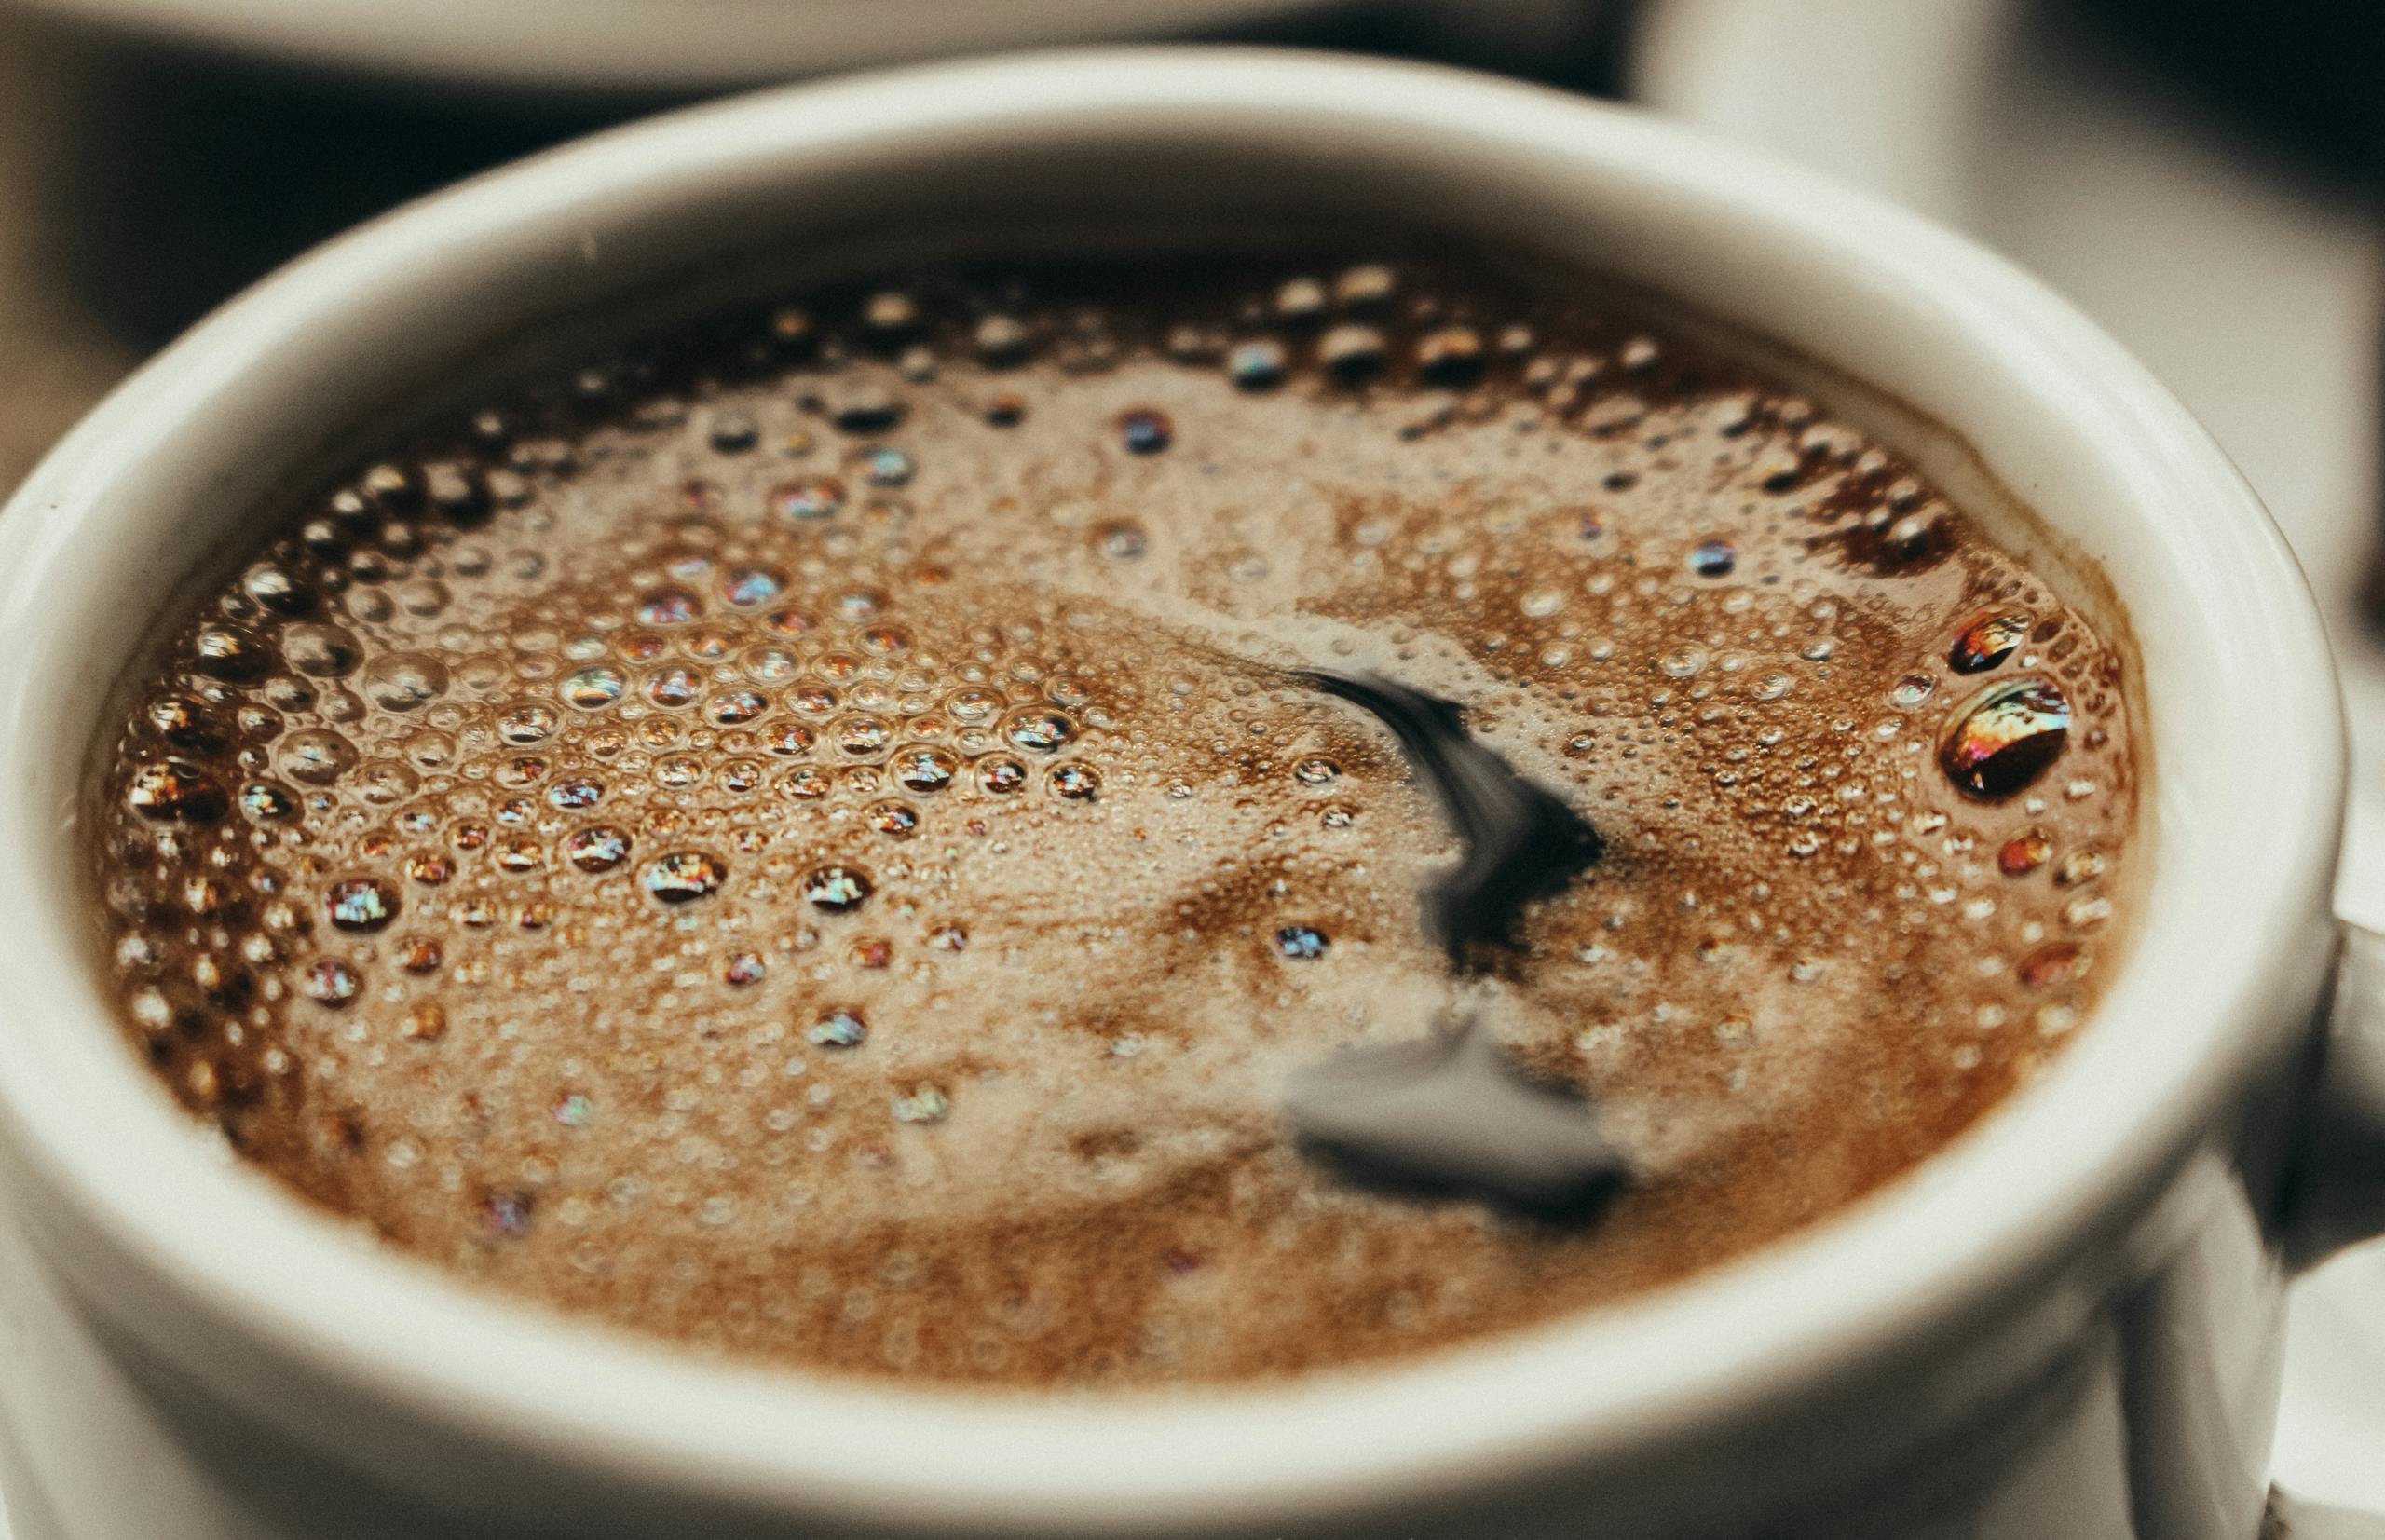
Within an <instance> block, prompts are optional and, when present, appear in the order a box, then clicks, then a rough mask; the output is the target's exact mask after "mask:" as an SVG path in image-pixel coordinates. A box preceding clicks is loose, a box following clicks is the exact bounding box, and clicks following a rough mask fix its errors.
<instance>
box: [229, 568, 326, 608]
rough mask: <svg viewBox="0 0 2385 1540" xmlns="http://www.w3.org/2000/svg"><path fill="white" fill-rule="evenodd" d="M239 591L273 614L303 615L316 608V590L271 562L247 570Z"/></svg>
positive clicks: (241, 580)
mask: <svg viewBox="0 0 2385 1540" xmlns="http://www.w3.org/2000/svg"><path fill="white" fill-rule="evenodd" d="M240 592H242V593H246V594H247V595H248V596H249V597H250V598H252V599H254V600H255V601H256V602H257V603H258V604H259V605H262V606H264V607H266V609H269V610H271V611H273V612H274V613H275V614H276V615H304V614H306V613H307V611H308V610H310V609H312V608H314V607H315V591H314V590H313V589H311V588H308V587H307V585H306V584H304V583H302V582H300V581H299V580H298V579H295V578H293V577H292V576H291V575H290V574H289V572H288V571H287V570H286V569H284V568H282V567H279V566H275V565H274V564H273V563H271V562H260V563H259V564H258V565H256V566H252V567H251V568H249V571H248V576H246V577H244V578H242V579H240Z"/></svg>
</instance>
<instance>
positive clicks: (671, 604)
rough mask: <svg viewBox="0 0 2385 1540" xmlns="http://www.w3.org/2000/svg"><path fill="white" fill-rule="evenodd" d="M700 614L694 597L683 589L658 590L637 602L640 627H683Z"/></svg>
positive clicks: (699, 606)
mask: <svg viewBox="0 0 2385 1540" xmlns="http://www.w3.org/2000/svg"><path fill="white" fill-rule="evenodd" d="M699 614H702V606H701V605H700V604H698V603H697V601H696V596H695V595H694V594H692V593H688V591H687V590H686V589H684V588H659V589H656V590H655V591H654V592H653V593H648V594H647V595H646V596H645V597H644V598H642V599H640V600H638V602H637V620H638V624H640V625H647V626H677V625H685V624H687V623H688V621H689V620H694V619H695V618H696V617H697V616H698V615H699Z"/></svg>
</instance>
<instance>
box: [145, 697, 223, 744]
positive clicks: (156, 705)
mask: <svg viewBox="0 0 2385 1540" xmlns="http://www.w3.org/2000/svg"><path fill="white" fill-rule="evenodd" d="M142 715H143V717H144V719H145V720H146V721H147V722H148V724H149V730H150V731H152V732H154V733H156V734H157V736H158V737H160V738H163V739H164V740H165V741H166V742H167V743H171V744H172V745H173V746H174V747H176V748H178V749H187V750H189V751H191V752H192V753H194V754H215V753H219V752H221V751H222V749H223V748H224V746H225V743H227V742H228V740H227V739H226V738H225V733H224V724H223V723H221V722H219V721H218V720H216V718H215V716H214V715H212V714H211V713H210V712H209V711H208V710H207V708H206V707H204V706H202V705H200V704H199V703H198V702H196V701H194V700H192V699H191V698H190V697H189V696H187V695H164V696H159V697H158V698H157V700H155V701H152V702H149V704H148V706H147V707H146V708H145V709H144V710H143V714H142Z"/></svg>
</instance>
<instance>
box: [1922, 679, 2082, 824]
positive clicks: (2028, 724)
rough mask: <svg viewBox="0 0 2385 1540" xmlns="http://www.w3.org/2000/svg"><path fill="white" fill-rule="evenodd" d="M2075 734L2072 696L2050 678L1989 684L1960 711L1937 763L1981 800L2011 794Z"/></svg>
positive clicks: (2041, 770) (2049, 762) (2045, 766)
mask: <svg viewBox="0 0 2385 1540" xmlns="http://www.w3.org/2000/svg"><path fill="white" fill-rule="evenodd" d="M2069 735H2070V702H2068V701H2067V700H2066V699H2065V698H2064V696H2063V693H2062V690H2061V688H2060V687H2058V686H2057V685H2055V684H2054V682H2053V681H2052V680H2051V679H2045V678H2038V677H2034V676H2024V677H2022V678H2019V679H2013V680H2009V681H2007V682H2006V683H2004V684H2000V685H1993V686H1990V687H1989V688H1987V689H1985V690H1983V691H1981V692H1980V693H1979V694H1978V695H1975V696H1973V697H1972V698H1971V699H1970V700H1969V702H1966V703H1965V704H1964V705H1963V706H1962V707H1961V709H1960V710H1958V711H1957V712H1956V715H1955V720H1954V723H1953V725H1952V726H1951V727H1950V728H1949V729H1947V732H1946V736H1945V739H1944V741H1943V742H1942V743H1940V744H1939V748H1938V763H1939V765H1940V767H1941V768H1942V769H1943V770H1945V772H1946V774H1947V776H1948V778H1949V779H1951V780H1952V781H1953V782H1954V783H1955V787H1956V790H1958V791H1960V792H1961V793H1962V794H1963V795H1964V796H1966V797H1974V798H1977V799H1980V800H1982V801H1996V800H1999V799H2001V798H2003V797H2010V796H2012V795H2014V794H2015V793H2017V792H2019V791H2020V790H2022V789H2023V788H2024V787H2025V786H2027V785H2028V784H2030V783H2031V782H2033V781H2035V780H2037V777H2039V776H2040V775H2043V774H2044V773H2045V772H2046V770H2047V769H2048V767H2050V766H2051V765H2052V763H2053V762H2054V760H2055V758H2056V757H2057V756H2059V755H2060V754H2061V753H2062V748H2063V744H2064V743H2065V742H2066V741H2067V739H2068V738H2069Z"/></svg>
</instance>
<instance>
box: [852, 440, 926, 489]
mask: <svg viewBox="0 0 2385 1540" xmlns="http://www.w3.org/2000/svg"><path fill="white" fill-rule="evenodd" d="M862 470H863V474H864V475H865V477H866V478H867V479H868V481H869V484H871V485H872V486H906V485H908V484H910V480H911V477H912V476H913V475H914V474H916V473H917V471H918V470H919V467H918V466H917V465H916V464H915V463H913V461H912V459H911V457H910V456H908V455H906V454H905V453H904V452H903V451H902V450H900V449H891V448H889V449H873V450H871V451H870V452H869V453H868V454H867V455H865V456H864V457H862Z"/></svg>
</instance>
